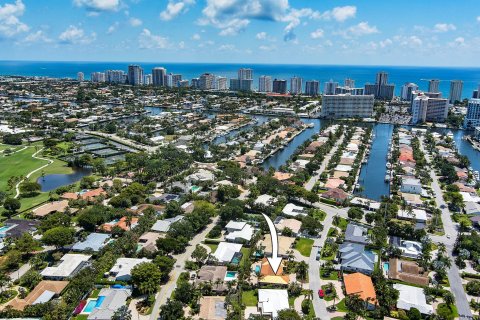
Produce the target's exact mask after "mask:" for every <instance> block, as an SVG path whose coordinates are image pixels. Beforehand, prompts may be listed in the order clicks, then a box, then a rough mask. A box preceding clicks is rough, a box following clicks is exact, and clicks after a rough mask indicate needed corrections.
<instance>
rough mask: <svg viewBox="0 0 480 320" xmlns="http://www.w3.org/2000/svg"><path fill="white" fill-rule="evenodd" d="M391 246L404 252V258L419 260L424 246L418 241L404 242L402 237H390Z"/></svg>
mask: <svg viewBox="0 0 480 320" xmlns="http://www.w3.org/2000/svg"><path fill="white" fill-rule="evenodd" d="M390 244H391V245H393V246H394V247H395V248H398V249H400V250H401V251H402V256H404V257H408V258H413V259H417V258H418V257H419V256H420V254H421V253H422V244H421V243H420V242H417V241H411V240H402V239H401V238H400V237H390Z"/></svg>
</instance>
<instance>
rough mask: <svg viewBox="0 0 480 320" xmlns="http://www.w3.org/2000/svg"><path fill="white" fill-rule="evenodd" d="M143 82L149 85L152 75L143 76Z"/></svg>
mask: <svg viewBox="0 0 480 320" xmlns="http://www.w3.org/2000/svg"><path fill="white" fill-rule="evenodd" d="M143 84H144V85H146V86H149V85H151V84H152V75H151V74H146V75H144V76H143Z"/></svg>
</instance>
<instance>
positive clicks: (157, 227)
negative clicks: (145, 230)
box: [151, 215, 184, 233]
mask: <svg viewBox="0 0 480 320" xmlns="http://www.w3.org/2000/svg"><path fill="white" fill-rule="evenodd" d="M183 218H184V216H183V215H179V216H176V217H173V218H168V219H163V220H157V222H155V223H154V225H153V226H152V228H151V230H152V231H155V232H162V233H167V232H168V230H170V227H171V226H172V224H174V223H175V222H178V221H181V220H182V219H183Z"/></svg>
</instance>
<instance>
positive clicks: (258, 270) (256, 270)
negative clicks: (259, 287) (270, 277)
mask: <svg viewBox="0 0 480 320" xmlns="http://www.w3.org/2000/svg"><path fill="white" fill-rule="evenodd" d="M261 269H262V268H260V266H255V273H256V274H260V270H261Z"/></svg>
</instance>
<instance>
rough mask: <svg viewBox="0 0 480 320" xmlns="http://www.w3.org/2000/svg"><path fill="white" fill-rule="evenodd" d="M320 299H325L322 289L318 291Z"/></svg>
mask: <svg viewBox="0 0 480 320" xmlns="http://www.w3.org/2000/svg"><path fill="white" fill-rule="evenodd" d="M318 297H319V298H320V299H323V297H325V292H323V290H322V289H320V290H318Z"/></svg>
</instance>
